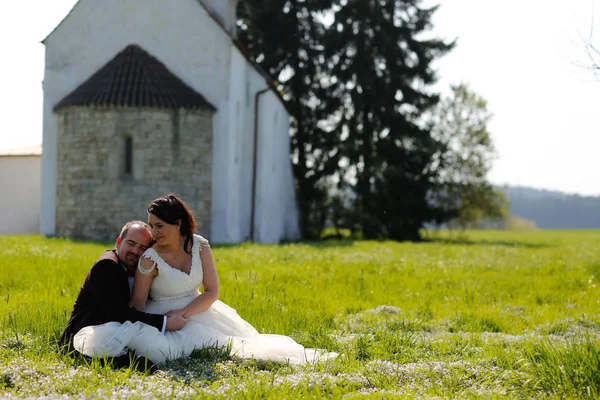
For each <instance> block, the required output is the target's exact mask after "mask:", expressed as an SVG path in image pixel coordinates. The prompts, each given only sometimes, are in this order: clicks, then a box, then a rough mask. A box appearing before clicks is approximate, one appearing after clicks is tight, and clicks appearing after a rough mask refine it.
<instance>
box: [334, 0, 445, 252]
mask: <svg viewBox="0 0 600 400" xmlns="http://www.w3.org/2000/svg"><path fill="white" fill-rule="evenodd" d="M420 4H421V1H420V0H347V1H344V2H342V3H341V4H340V5H339V7H337V8H336V12H335V21H334V23H333V25H332V26H331V29H329V30H328V31H327V39H326V41H325V43H326V46H325V50H326V56H327V57H326V58H327V60H328V64H329V65H328V66H329V68H328V71H327V73H328V74H329V75H330V76H331V77H333V78H334V79H333V80H334V81H337V82H339V86H337V87H336V89H337V92H336V95H337V96H340V97H341V99H342V101H343V108H344V112H343V115H342V117H341V119H340V121H339V123H338V124H337V127H336V130H337V132H338V135H339V137H340V138H343V141H342V143H341V147H340V149H341V151H342V155H343V157H344V158H345V159H346V160H347V164H348V167H347V170H346V171H344V173H343V176H344V177H345V179H343V180H342V182H343V184H346V185H349V186H350V187H351V189H352V190H353V191H354V193H355V195H356V197H355V207H354V218H355V219H356V220H357V221H358V223H359V225H360V227H361V229H362V232H363V236H364V237H365V238H368V239H373V238H390V239H394V240H418V239H419V238H420V234H419V231H420V228H421V227H422V226H423V225H424V223H426V222H427V221H430V220H432V219H435V218H436V216H437V213H438V212H439V211H440V210H438V209H437V208H436V207H435V205H434V204H432V202H431V201H430V199H429V195H430V193H432V191H434V190H435V175H434V174H435V168H434V165H433V162H434V155H435V154H438V153H439V151H440V149H441V148H442V144H441V143H440V142H439V141H438V140H435V139H434V138H433V137H432V136H431V132H430V129H429V128H428V127H425V126H423V125H422V124H419V117H420V116H421V115H422V114H423V112H424V111H426V110H427V109H429V108H430V107H432V106H434V105H435V104H436V103H437V102H438V97H437V96H436V95H435V94H432V93H429V92H428V91H427V88H428V86H429V85H431V84H433V83H434V82H435V81H436V74H435V72H434V70H433V69H432V66H431V64H432V62H433V61H434V60H435V59H436V58H438V57H440V56H442V55H443V54H445V53H446V52H448V51H449V50H450V49H451V48H452V47H453V43H445V42H444V41H442V40H438V39H432V38H425V37H424V33H426V32H427V31H428V30H429V29H430V28H431V18H432V15H433V14H434V12H435V10H436V9H437V7H433V8H423V7H421V6H420Z"/></svg>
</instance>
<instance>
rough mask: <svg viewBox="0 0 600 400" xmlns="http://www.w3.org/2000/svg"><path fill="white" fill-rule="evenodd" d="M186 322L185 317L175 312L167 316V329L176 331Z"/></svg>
mask: <svg viewBox="0 0 600 400" xmlns="http://www.w3.org/2000/svg"><path fill="white" fill-rule="evenodd" d="M185 324H187V318H184V317H183V316H182V315H181V314H179V313H175V314H171V315H169V316H167V328H166V329H167V330H168V331H178V330H180V329H181V328H183V327H184V326H185Z"/></svg>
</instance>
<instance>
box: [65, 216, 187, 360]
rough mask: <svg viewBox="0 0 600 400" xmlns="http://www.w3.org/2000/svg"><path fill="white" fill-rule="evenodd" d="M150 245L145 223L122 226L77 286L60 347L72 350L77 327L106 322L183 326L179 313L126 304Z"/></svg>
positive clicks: (173, 328) (126, 357)
mask: <svg viewBox="0 0 600 400" xmlns="http://www.w3.org/2000/svg"><path fill="white" fill-rule="evenodd" d="M151 245H152V233H151V232H150V227H149V226H148V225H147V224H146V223H145V222H142V221H131V222H128V223H127V224H125V226H123V229H122V230H121V234H120V235H119V237H118V238H117V241H116V249H115V250H109V251H106V252H105V253H104V254H103V255H102V256H101V257H100V258H99V259H98V260H96V262H95V263H94V265H93V266H92V268H91V270H90V271H89V272H88V274H87V276H86V278H85V280H84V281H83V285H82V286H81V288H80V289H79V294H78V295H77V299H76V300H75V305H74V306H73V311H72V312H71V317H70V318H69V322H68V323H67V327H66V328H65V330H64V332H63V334H62V335H61V337H60V340H59V346H60V347H61V348H62V349H64V350H67V351H69V352H70V351H73V350H74V348H73V336H75V334H76V333H77V332H79V330H80V329H82V328H84V327H86V326H93V325H101V324H104V323H107V322H113V321H116V322H121V323H123V322H125V321H131V322H137V321H141V322H143V323H145V324H148V325H151V326H154V327H155V328H156V329H158V330H159V331H161V332H162V333H163V334H164V332H165V330H170V331H176V330H179V329H181V328H183V327H184V326H185V324H186V322H187V319H185V318H183V317H182V316H181V314H174V315H170V316H169V317H166V316H164V315H158V314H146V313H144V312H141V311H137V310H136V309H135V308H133V307H129V301H130V299H131V290H132V286H133V276H134V275H135V269H136V267H137V263H138V260H139V259H140V257H141V255H142V254H143V253H144V251H145V250H146V249H147V248H148V247H150V246H151ZM140 358H142V356H137V358H136V360H135V362H136V363H137V364H135V365H133V366H134V367H136V368H140V363H139V362H140V361H141V360H139V359H140ZM132 361H133V360H132V357H131V355H129V354H125V355H124V356H121V357H117V358H115V359H114V362H115V364H116V366H120V367H129V366H131V362H132ZM141 364H144V361H141Z"/></svg>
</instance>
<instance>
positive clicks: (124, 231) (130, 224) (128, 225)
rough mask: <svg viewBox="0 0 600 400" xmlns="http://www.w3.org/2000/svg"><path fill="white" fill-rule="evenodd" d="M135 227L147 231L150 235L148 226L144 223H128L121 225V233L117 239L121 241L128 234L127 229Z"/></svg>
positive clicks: (150, 230)
mask: <svg viewBox="0 0 600 400" xmlns="http://www.w3.org/2000/svg"><path fill="white" fill-rule="evenodd" d="M135 225H139V226H141V227H142V228H146V229H148V231H149V232H151V233H152V229H151V228H150V225H148V224H147V223H145V222H144V221H129V222H128V223H126V224H125V225H123V228H122V229H121V233H120V234H119V237H120V238H121V239H124V238H125V237H126V236H127V232H129V229H131V228H132V227H133V226H135Z"/></svg>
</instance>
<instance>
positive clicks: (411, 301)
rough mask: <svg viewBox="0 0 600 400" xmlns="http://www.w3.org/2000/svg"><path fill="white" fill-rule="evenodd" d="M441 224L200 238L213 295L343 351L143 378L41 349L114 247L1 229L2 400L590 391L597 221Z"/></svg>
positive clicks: (221, 360) (593, 387)
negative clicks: (220, 242) (493, 228)
mask: <svg viewBox="0 0 600 400" xmlns="http://www.w3.org/2000/svg"><path fill="white" fill-rule="evenodd" d="M439 235H440V236H436V235H433V236H435V237H434V238H433V239H432V240H430V241H427V242H424V243H418V244H415V243H395V242H369V241H326V242H320V243H300V244H287V245H279V246H267V245H257V244H242V245H239V246H213V253H214V256H215V260H216V263H217V270H218V271H219V278H220V282H221V296H220V298H221V300H222V301H224V302H225V303H227V304H229V305H230V306H232V307H234V308H235V309H237V311H238V312H239V314H240V315H241V316H242V317H244V318H245V319H246V320H247V321H249V322H250V323H251V324H252V325H254V326H255V327H256V328H257V329H258V330H259V331H260V332H263V333H280V334H285V335H290V336H292V337H293V338H294V339H296V340H297V341H298V342H300V343H301V344H303V345H305V346H307V347H318V348H325V349H328V350H332V351H337V352H339V353H340V356H339V357H338V358H337V359H336V360H333V361H329V362H326V363H320V364H317V365H308V366H302V367H292V366H288V365H282V364H273V363H264V362H255V361H241V360H238V359H235V358H230V357H228V356H226V355H225V354H224V353H222V352H218V351H199V352H196V353H194V354H193V355H192V356H190V357H189V358H185V359H181V360H177V361H176V362H172V363H170V364H169V365H168V366H167V367H165V368H163V369H161V370H160V371H158V372H157V373H155V374H154V375H151V376H145V375H143V374H140V373H138V372H135V371H130V370H113V369H110V368H108V367H101V366H99V365H98V364H96V363H93V364H92V365H85V364H84V363H82V362H81V361H76V360H75V361H74V360H72V359H71V358H68V357H65V356H60V355H57V354H56V353H55V351H54V343H55V341H56V339H57V338H58V336H59V334H60V332H61V331H62V329H63V327H64V325H65V323H66V321H67V318H68V314H69V312H70V310H71V306H72V304H73V301H74V299H75V296H76V294H77V291H78V289H79V286H80V285H81V283H82V281H83V278H84V277H85V274H86V273H87V270H88V269H89V267H90V266H91V264H92V262H93V261H94V260H95V259H96V258H97V257H98V256H99V254H100V253H101V252H102V251H103V250H104V249H105V248H110V247H111V244H109V243H108V244H107V243H104V244H99V243H90V242H73V241H68V240H62V239H46V238H42V237H38V236H8V237H0V318H1V320H0V398H9V399H10V398H32V397H36V398H39V397H44V398H67V397H68V398H71V397H73V398H205V397H206V398H223V399H229V398H243V399H254V398H256V399H259V398H260V399H262V398H347V399H359V398H377V399H381V398H482V399H490V398H599V397H600V286H599V282H598V281H599V279H600V258H599V255H600V253H599V244H600V231H539V232H523V233H518V232H468V233H467V234H466V237H460V238H457V237H454V238H453V237H450V236H441V234H439ZM430 237H432V235H430Z"/></svg>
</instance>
